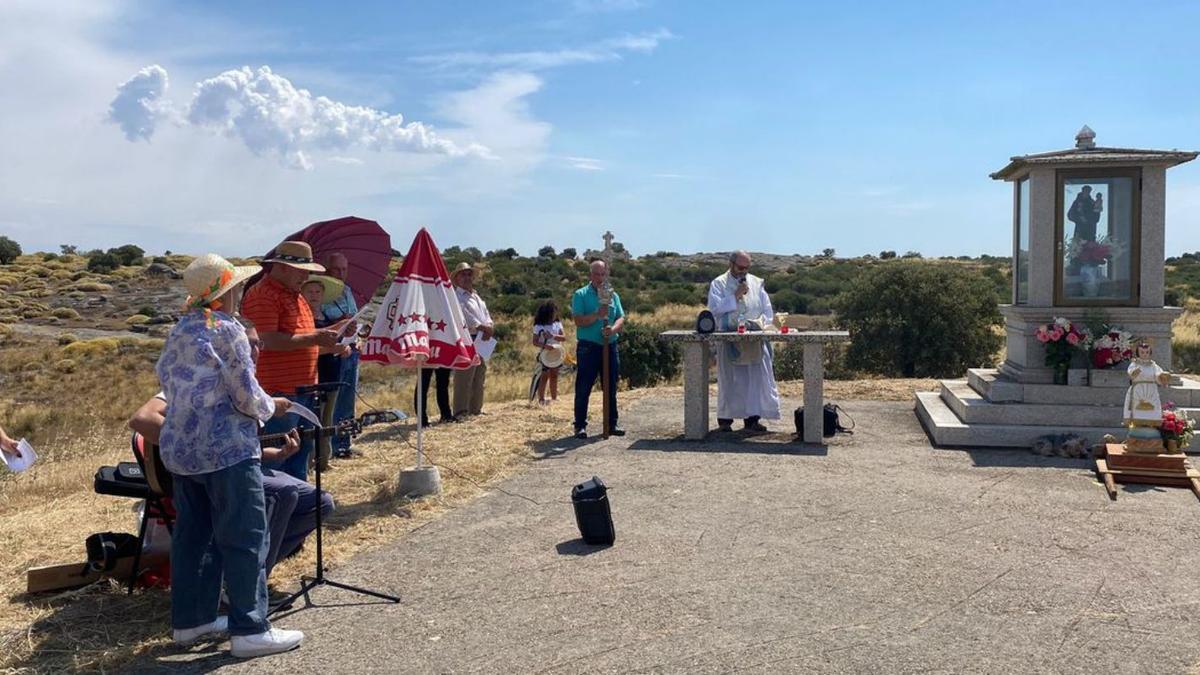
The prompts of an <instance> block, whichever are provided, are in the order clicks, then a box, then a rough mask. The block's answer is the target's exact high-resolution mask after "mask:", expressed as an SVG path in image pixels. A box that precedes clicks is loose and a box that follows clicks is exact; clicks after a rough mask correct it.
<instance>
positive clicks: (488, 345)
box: [475, 337, 496, 361]
mask: <svg viewBox="0 0 1200 675" xmlns="http://www.w3.org/2000/svg"><path fill="white" fill-rule="evenodd" d="M494 351H496V338H494V337H491V338H488V339H486V340H476V341H475V353H476V354H478V355H479V358H481V359H484V360H485V361H486V360H487V359H490V358H492V352H494Z"/></svg>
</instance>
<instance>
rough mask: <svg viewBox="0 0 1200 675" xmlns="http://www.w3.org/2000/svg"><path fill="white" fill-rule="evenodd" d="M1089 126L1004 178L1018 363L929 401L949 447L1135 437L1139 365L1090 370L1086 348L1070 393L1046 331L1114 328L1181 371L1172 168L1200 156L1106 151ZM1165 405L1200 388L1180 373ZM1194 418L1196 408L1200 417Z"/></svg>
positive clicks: (940, 437) (1188, 400)
mask: <svg viewBox="0 0 1200 675" xmlns="http://www.w3.org/2000/svg"><path fill="white" fill-rule="evenodd" d="M1095 136H1096V134H1095V133H1094V132H1093V131H1092V130H1091V129H1089V128H1088V127H1086V126H1085V127H1083V129H1081V130H1080V132H1079V134H1078V135H1077V136H1076V138H1075V141H1076V143H1075V147H1074V148H1070V149H1067V150H1060V151H1055V152H1045V153H1040V154H1033V155H1021V156H1017V157H1013V158H1012V159H1011V161H1010V162H1009V163H1008V165H1007V166H1005V167H1004V168H1003V169H1000V170H999V171H997V172H996V173H993V174H992V175H991V177H992V178H993V179H995V180H1004V181H1008V182H1011V183H1012V184H1013V262H1012V269H1013V275H1012V276H1013V285H1012V303H1011V304H1006V305H1001V306H1000V312H1001V314H1002V315H1003V316H1004V323H1005V333H1006V341H1005V343H1006V358H1005V360H1004V363H1003V364H1001V365H1000V367H999V368H998V369H992V368H978V369H971V370H969V371H968V372H967V377H966V379H961V380H945V381H943V382H942V383H941V391H940V392H921V393H918V394H917V400H916V411H917V414H918V416H919V417H920V419H921V422H922V423H923V424H924V425H925V428H926V429H927V430H928V431H929V433H930V435H931V436H932V438H933V441H934V443H936V444H937V445H948V446H968V447H989V446H1008V447H1029V446H1030V445H1031V444H1032V443H1033V441H1034V440H1035V439H1037V438H1039V437H1041V436H1046V435H1050V434H1066V433H1074V434H1078V435H1080V436H1083V437H1084V438H1086V439H1088V441H1089V443H1093V444H1094V443H1098V442H1100V440H1101V439H1102V437H1103V436H1104V435H1105V434H1109V433H1111V434H1113V435H1115V436H1117V437H1118V438H1124V434H1125V429H1124V427H1123V426H1122V422H1121V419H1122V415H1121V406H1122V403H1123V401H1124V396H1125V391H1126V388H1127V387H1128V384H1129V378H1128V377H1127V375H1126V366H1127V365H1128V361H1123V362H1121V363H1120V364H1118V365H1116V366H1114V367H1113V368H1111V369H1092V368H1087V367H1086V366H1087V358H1086V353H1085V352H1084V351H1083V350H1082V349H1080V350H1079V355H1078V356H1077V357H1075V363H1073V364H1072V366H1071V370H1070V371H1069V377H1068V378H1067V379H1068V383H1067V385H1066V386H1063V385H1061V384H1054V383H1053V382H1054V371H1053V369H1052V368H1050V367H1048V366H1047V365H1046V364H1045V355H1046V351H1045V347H1044V346H1043V344H1042V343H1041V342H1039V341H1038V339H1037V337H1036V331H1037V329H1038V327H1039V326H1041V325H1044V324H1048V323H1050V322H1052V321H1054V319H1055V318H1056V317H1062V318H1065V319H1068V320H1070V321H1071V322H1073V323H1081V322H1083V321H1084V319H1085V318H1086V317H1089V316H1094V315H1095V314H1096V313H1097V312H1102V313H1103V315H1104V317H1105V319H1106V320H1107V322H1108V323H1109V324H1110V325H1112V326H1114V327H1120V328H1121V329H1122V330H1125V331H1128V332H1130V333H1132V334H1133V336H1134V338H1135V339H1137V338H1143V339H1146V340H1148V341H1149V342H1150V343H1151V345H1152V346H1153V348H1154V355H1155V360H1156V361H1157V362H1158V363H1159V364H1160V365H1162V367H1163V368H1164V369H1166V370H1168V371H1170V370H1171V365H1172V363H1171V322H1172V321H1174V320H1175V318H1176V317H1178V316H1179V315H1180V313H1181V312H1182V311H1183V310H1181V309H1180V308H1178V307H1166V306H1164V299H1163V292H1164V275H1165V248H1164V239H1165V233H1166V222H1165V221H1166V216H1165V214H1166V209H1165V206H1166V171H1167V169H1168V168H1170V167H1173V166H1176V165H1178V164H1183V163H1184V162H1190V161H1191V160H1193V159H1195V158H1196V156H1197V154H1198V153H1196V152H1182V151H1178V150H1138V149H1130V148H1108V147H1098V146H1096V143H1095ZM1161 394H1162V399H1163V400H1164V401H1172V402H1174V403H1175V404H1176V405H1177V406H1179V407H1181V408H1185V409H1186V408H1193V407H1200V381H1197V380H1194V379H1190V378H1181V377H1178V376H1172V378H1171V383H1170V384H1169V385H1168V386H1166V387H1163V389H1162V391H1161ZM1189 412H1191V411H1189ZM1196 412H1200V411H1196Z"/></svg>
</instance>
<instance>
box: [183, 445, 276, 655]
mask: <svg viewBox="0 0 1200 675" xmlns="http://www.w3.org/2000/svg"><path fill="white" fill-rule="evenodd" d="M175 511H176V518H175V530H174V532H173V533H172V534H171V626H172V627H173V628H176V629H185V628H195V627H196V626H202V625H204V624H207V623H211V622H212V621H214V620H216V618H217V603H218V602H219V601H220V597H221V578H222V576H224V579H225V589H226V591H227V593H228V596H229V633H230V634H231V635H255V634H258V633H262V632H264V631H266V630H269V629H270V628H271V623H270V622H269V621H267V575H266V572H265V570H264V569H263V563H264V561H266V558H267V513H266V506H265V501H264V497H263V487H262V471H261V469H260V466H259V461H258V460H257V459H247V460H245V461H243V462H238V463H237V464H234V465H233V466H230V467H226V468H224V469H221V470H219V471H214V472H212V473H203V474H199V475H196V476H178V475H177V476H175Z"/></svg>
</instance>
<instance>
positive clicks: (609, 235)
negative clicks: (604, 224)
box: [601, 231, 614, 254]
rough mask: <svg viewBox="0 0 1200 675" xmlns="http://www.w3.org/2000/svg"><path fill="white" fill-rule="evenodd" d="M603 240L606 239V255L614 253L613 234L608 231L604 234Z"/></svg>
mask: <svg viewBox="0 0 1200 675" xmlns="http://www.w3.org/2000/svg"><path fill="white" fill-rule="evenodd" d="M601 238H602V239H604V252H605V253H606V254H607V253H612V243H613V239H614V237H613V233H612V232H611V231H606V232H605V233H604V236H603V237H601Z"/></svg>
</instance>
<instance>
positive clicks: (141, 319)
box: [125, 314, 150, 326]
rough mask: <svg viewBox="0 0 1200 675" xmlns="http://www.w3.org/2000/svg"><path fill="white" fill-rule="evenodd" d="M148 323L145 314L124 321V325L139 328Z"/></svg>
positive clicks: (148, 318)
mask: <svg viewBox="0 0 1200 675" xmlns="http://www.w3.org/2000/svg"><path fill="white" fill-rule="evenodd" d="M149 321H150V317H148V316H146V315H145V314H134V315H133V316H131V317H129V318H128V319H125V323H127V324H129V325H130V326H140V325H142V324H144V323H148V322H149Z"/></svg>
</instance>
